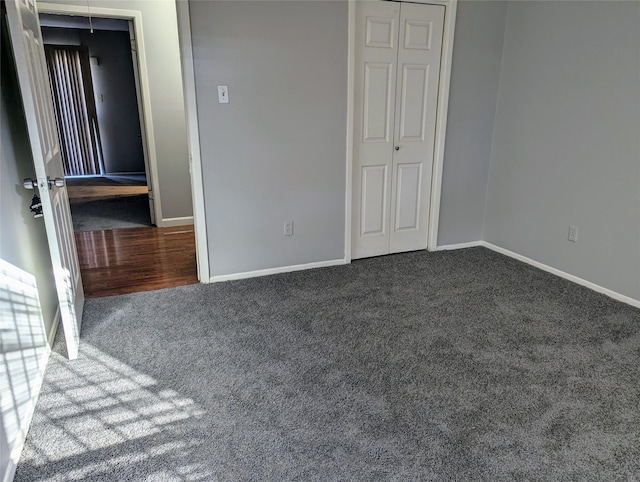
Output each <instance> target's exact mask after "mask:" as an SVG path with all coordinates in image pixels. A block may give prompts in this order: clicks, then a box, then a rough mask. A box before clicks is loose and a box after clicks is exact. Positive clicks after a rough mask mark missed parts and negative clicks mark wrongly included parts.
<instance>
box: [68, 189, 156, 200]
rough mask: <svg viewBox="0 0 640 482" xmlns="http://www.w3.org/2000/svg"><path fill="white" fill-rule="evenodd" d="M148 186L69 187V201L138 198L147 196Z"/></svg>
mask: <svg viewBox="0 0 640 482" xmlns="http://www.w3.org/2000/svg"><path fill="white" fill-rule="evenodd" d="M148 192H149V188H148V187H147V186H68V187H67V193H68V194H69V200H70V201H71V202H74V201H95V200H98V199H107V198H110V197H113V196H137V195H140V194H147V193H148Z"/></svg>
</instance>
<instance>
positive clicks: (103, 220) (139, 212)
mask: <svg viewBox="0 0 640 482" xmlns="http://www.w3.org/2000/svg"><path fill="white" fill-rule="evenodd" d="M71 219H72V220H73V230H74V231H99V230H102V229H116V228H138V227H144V226H151V215H150V214H149V196H148V195H147V194H143V195H139V196H118V197H112V198H109V199H99V200H95V201H82V202H73V203H71Z"/></svg>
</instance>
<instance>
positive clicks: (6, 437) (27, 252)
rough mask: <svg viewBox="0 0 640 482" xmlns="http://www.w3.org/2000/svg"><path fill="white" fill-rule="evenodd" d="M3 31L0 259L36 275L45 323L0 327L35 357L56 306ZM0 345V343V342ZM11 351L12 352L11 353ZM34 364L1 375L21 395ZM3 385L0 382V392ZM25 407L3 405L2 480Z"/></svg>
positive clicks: (0, 416)
mask: <svg viewBox="0 0 640 482" xmlns="http://www.w3.org/2000/svg"><path fill="white" fill-rule="evenodd" d="M3 16H4V15H3ZM4 29H5V24H4V19H3V23H2V30H3V32H2V33H3V36H2V48H1V50H2V59H1V63H2V69H0V74H1V77H2V79H1V82H0V86H1V87H0V94H1V98H0V258H1V259H3V260H5V261H7V262H9V263H11V264H12V265H14V266H17V267H18V268H20V269H22V270H24V271H27V272H29V273H31V274H33V275H34V276H35V277H36V282H37V285H38V292H39V297H40V304H41V307H42V312H43V316H44V320H45V326H42V325H41V324H40V325H39V326H38V325H29V323H24V326H25V327H26V328H28V329H29V332H27V333H25V332H24V329H23V330H20V328H21V326H17V327H12V326H9V327H7V326H6V325H5V326H3V328H5V329H6V328H9V329H11V328H16V329H17V332H18V333H17V337H18V339H22V340H23V339H24V338H27V339H29V340H34V341H36V346H35V347H34V349H31V348H32V347H31V346H30V347H29V348H30V350H29V351H28V352H27V354H26V356H27V357H33V356H34V354H36V355H39V354H41V353H42V352H43V351H44V350H45V346H46V345H45V344H44V340H43V338H44V336H43V335H44V333H47V334H48V333H49V332H50V331H51V328H52V323H53V320H54V317H55V313H56V308H57V297H56V290H55V284H54V280H53V271H52V268H51V258H50V257H49V248H48V245H47V237H46V236H47V235H46V232H45V229H44V222H43V220H42V219H33V218H32V216H31V213H30V212H29V205H30V204H31V196H32V194H33V192H32V191H27V190H26V189H24V188H23V187H22V180H23V179H24V178H27V177H31V178H33V177H35V172H34V168H33V163H32V160H31V153H30V150H29V144H28V138H27V132H26V124H25V118H24V113H23V110H22V106H21V104H20V91H19V89H18V86H17V81H16V79H15V69H14V68H13V58H12V57H10V56H9V55H8V52H7V51H8V42H7V39H6V38H5V36H4V34H5V32H4ZM3 316H4V314H3ZM2 321H3V322H10V321H11V320H5V319H3V320H2ZM32 330H33V331H32ZM36 330H38V331H37V332H36ZM11 335H13V333H11ZM0 345H2V344H1V343H0ZM0 348H4V347H1V346H0ZM25 351H26V350H25ZM25 351H22V353H21V355H22V356H25V354H24V353H25ZM15 353H16V352H15V351H14V350H12V355H14V354H15ZM2 355H5V353H4V352H1V353H0V358H2V359H3V360H4V356H2ZM34 366H36V365H35V362H32V363H31V364H30V365H29V366H28V367H27V366H26V365H21V364H13V365H12V366H5V367H3V371H4V372H5V373H4V375H5V376H3V379H4V378H6V377H10V378H11V379H13V380H14V381H17V383H18V385H19V388H17V389H16V392H18V391H20V390H23V389H24V391H22V392H21V393H20V394H19V395H20V396H21V397H24V394H25V393H27V392H28V386H29V384H31V383H33V382H34V379H33V378H34V377H36V378H39V377H40V375H41V374H40V373H37V370H33V367H34ZM6 389H7V387H6V386H5V385H4V383H3V386H2V390H6ZM3 395H6V394H3ZM26 405H27V403H26V400H21V403H20V405H11V404H10V403H9V404H8V406H4V407H3V410H6V412H5V414H4V415H3V414H0V478H4V477H5V475H6V474H7V473H8V471H9V470H10V469H11V465H12V464H11V460H10V458H9V457H10V448H13V447H14V446H15V443H16V440H17V437H18V436H19V435H18V433H17V429H16V423H15V422H16V417H18V418H19V419H20V417H21V416H23V413H24V407H25V406H26Z"/></svg>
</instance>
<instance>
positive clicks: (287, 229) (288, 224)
mask: <svg viewBox="0 0 640 482" xmlns="http://www.w3.org/2000/svg"><path fill="white" fill-rule="evenodd" d="M284 235H285V236H293V221H285V222H284Z"/></svg>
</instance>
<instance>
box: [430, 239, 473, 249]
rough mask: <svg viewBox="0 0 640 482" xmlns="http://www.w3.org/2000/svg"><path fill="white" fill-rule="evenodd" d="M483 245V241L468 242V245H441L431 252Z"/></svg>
mask: <svg viewBox="0 0 640 482" xmlns="http://www.w3.org/2000/svg"><path fill="white" fill-rule="evenodd" d="M483 243H484V241H470V242H468V243H457V244H443V245H442V246H438V247H437V248H436V249H434V250H433V251H450V250H452V249H464V248H476V247H478V246H484V244H483Z"/></svg>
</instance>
